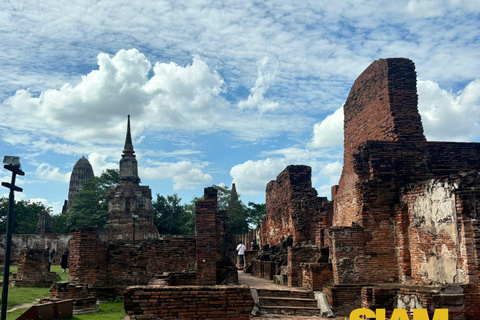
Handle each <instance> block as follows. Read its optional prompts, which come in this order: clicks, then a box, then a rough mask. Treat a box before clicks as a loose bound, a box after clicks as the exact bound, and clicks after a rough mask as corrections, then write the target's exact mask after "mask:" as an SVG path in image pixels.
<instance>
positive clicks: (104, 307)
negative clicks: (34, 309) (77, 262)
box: [0, 265, 125, 320]
mask: <svg viewBox="0 0 480 320" xmlns="http://www.w3.org/2000/svg"><path fill="white" fill-rule="evenodd" d="M1 270H2V277H3V267H2V268H1ZM50 270H51V271H53V272H56V273H57V274H58V275H59V277H60V278H59V279H57V281H68V269H67V272H66V273H62V268H61V267H60V266H59V265H52V267H51V269H50ZM10 271H11V272H17V266H11V267H10ZM49 291H50V288H37V287H9V288H8V304H7V309H12V307H13V306H16V305H21V304H24V303H31V302H34V301H35V300H37V299H40V298H45V297H48V296H49V295H50V292H49ZM0 303H1V300H0ZM27 309H28V308H22V309H18V310H15V311H12V312H7V320H15V319H17V318H18V317H19V316H20V315H22V314H23V313H24V312H25V311H27ZM100 309H101V311H100V312H99V313H93V314H84V315H78V316H73V318H72V319H73V320H120V319H122V318H123V316H124V315H125V311H124V309H123V302H106V303H101V304H100Z"/></svg>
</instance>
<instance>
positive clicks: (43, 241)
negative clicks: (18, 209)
mask: <svg viewBox="0 0 480 320" xmlns="http://www.w3.org/2000/svg"><path fill="white" fill-rule="evenodd" d="M70 239H71V235H70V234H56V233H52V234H13V235H12V251H11V253H12V257H11V259H12V264H17V263H18V261H19V259H20V251H21V250H22V249H23V248H29V249H47V248H50V249H55V256H54V257H53V260H54V264H59V263H60V257H61V255H62V254H63V252H65V251H66V250H68V249H69V247H70ZM5 243H6V236H5V235H4V234H3V235H0V263H2V264H3V259H4V257H5Z"/></svg>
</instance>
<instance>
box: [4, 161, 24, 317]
mask: <svg viewBox="0 0 480 320" xmlns="http://www.w3.org/2000/svg"><path fill="white" fill-rule="evenodd" d="M3 163H4V164H5V165H4V166H3V167H4V168H5V169H7V170H9V171H11V172H12V182H11V183H7V182H2V186H4V187H6V188H9V189H10V196H9V198H8V213H7V243H6V244H5V259H4V261H5V263H4V269H3V290H2V314H1V320H5V319H6V318H7V300H8V281H9V276H10V254H11V248H12V226H13V204H14V203H15V195H14V191H19V192H22V191H23V189H22V188H19V187H17V186H16V185H15V178H16V176H17V175H19V176H24V175H25V172H23V171H22V169H21V166H20V157H12V156H5V157H4V158H3Z"/></svg>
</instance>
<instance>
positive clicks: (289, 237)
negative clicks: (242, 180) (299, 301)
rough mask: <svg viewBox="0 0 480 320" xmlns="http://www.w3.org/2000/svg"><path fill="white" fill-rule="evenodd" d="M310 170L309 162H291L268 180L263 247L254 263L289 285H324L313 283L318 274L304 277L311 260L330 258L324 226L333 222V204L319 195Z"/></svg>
mask: <svg viewBox="0 0 480 320" xmlns="http://www.w3.org/2000/svg"><path fill="white" fill-rule="evenodd" d="M311 174H312V169H311V168H310V167H308V166H293V165H292V166H288V167H287V168H286V169H285V170H283V171H282V172H281V173H280V174H279V175H278V176H277V179H276V180H274V181H270V182H269V183H268V185H267V189H266V211H267V212H266V217H265V219H264V220H263V222H262V225H261V228H260V229H261V230H260V234H261V242H262V245H263V251H262V252H261V253H260V255H259V256H258V257H257V258H256V259H255V261H253V262H252V264H251V266H252V269H251V271H252V272H253V274H254V275H256V276H259V277H262V278H266V279H274V280H275V282H277V283H281V284H285V285H288V286H302V285H304V286H306V287H313V286H315V287H319V286H321V283H320V284H313V282H314V281H317V280H318V278H317V277H309V279H308V281H307V279H305V280H306V281H305V283H304V281H303V279H302V277H303V274H308V275H309V273H308V271H306V270H307V269H308V270H309V269H310V266H309V263H314V264H315V263H318V262H328V249H326V244H325V241H324V238H325V237H324V230H326V229H327V228H328V227H330V226H331V222H332V214H333V207H332V203H331V202H330V201H328V200H327V199H326V198H323V197H318V196H317V191H316V190H315V188H313V187H312V182H311ZM322 249H326V250H323V251H322ZM322 252H323V254H322ZM327 264H328V263H327ZM303 269H305V270H303ZM330 269H331V266H330ZM247 270H248V271H250V268H247Z"/></svg>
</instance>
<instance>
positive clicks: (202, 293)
mask: <svg viewBox="0 0 480 320" xmlns="http://www.w3.org/2000/svg"><path fill="white" fill-rule="evenodd" d="M124 302H125V312H126V313H127V315H129V316H130V319H180V318H183V319H235V320H248V319H250V313H251V311H252V309H253V307H254V301H253V298H252V294H251V292H250V288H249V287H248V286H179V287H169V286H167V287H158V286H134V287H129V288H128V289H127V291H126V292H125V296H124Z"/></svg>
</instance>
